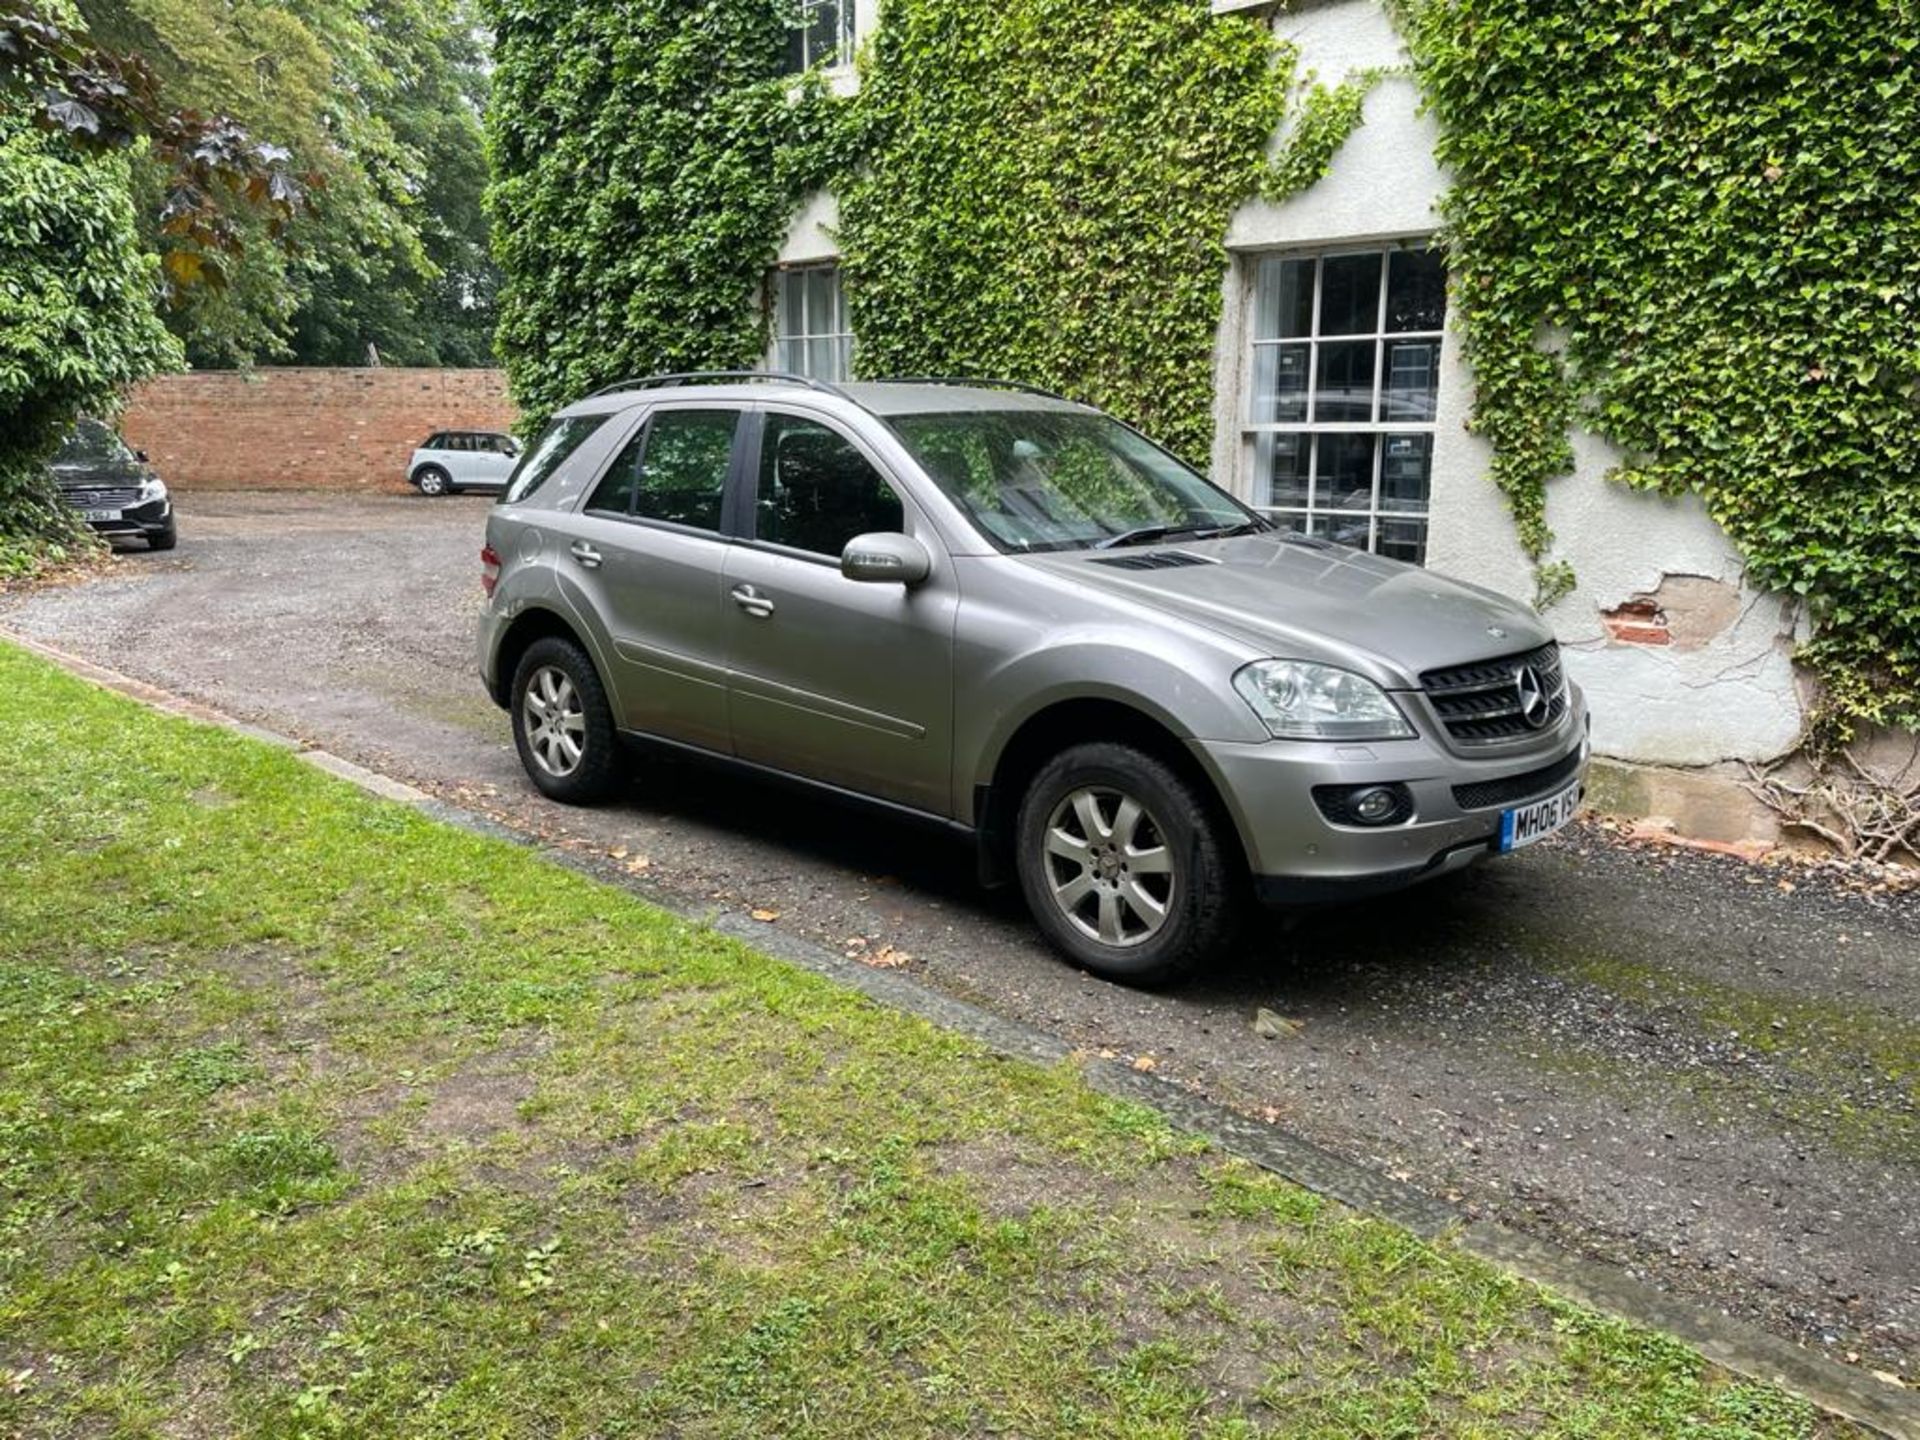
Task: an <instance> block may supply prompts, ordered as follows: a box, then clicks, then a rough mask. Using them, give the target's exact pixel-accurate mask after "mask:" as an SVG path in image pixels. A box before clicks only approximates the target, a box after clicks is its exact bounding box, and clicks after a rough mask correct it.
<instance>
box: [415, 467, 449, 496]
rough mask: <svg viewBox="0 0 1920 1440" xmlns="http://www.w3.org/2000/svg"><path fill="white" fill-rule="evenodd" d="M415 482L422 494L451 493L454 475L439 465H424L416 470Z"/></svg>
mask: <svg viewBox="0 0 1920 1440" xmlns="http://www.w3.org/2000/svg"><path fill="white" fill-rule="evenodd" d="M413 483H414V485H415V486H416V487H417V488H418V489H419V491H420V493H421V494H422V495H450V494H452V493H453V477H452V476H451V475H449V474H447V472H446V471H444V470H442V469H441V468H440V467H439V466H438V465H422V466H421V467H420V468H419V469H418V470H416V471H414V474H413Z"/></svg>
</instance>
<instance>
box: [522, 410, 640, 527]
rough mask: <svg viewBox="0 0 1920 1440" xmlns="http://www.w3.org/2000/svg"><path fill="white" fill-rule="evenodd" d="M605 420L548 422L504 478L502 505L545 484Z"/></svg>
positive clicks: (576, 417)
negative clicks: (504, 486) (510, 473)
mask: <svg viewBox="0 0 1920 1440" xmlns="http://www.w3.org/2000/svg"><path fill="white" fill-rule="evenodd" d="M606 419H607V417H606V416H604V415H573V416H569V417H568V418H567V419H565V420H553V421H549V422H548V424H547V428H546V429H544V430H542V431H541V432H540V433H539V434H538V435H537V436H535V437H534V441H533V444H532V445H530V446H528V447H527V452H526V454H524V455H522V456H521V457H520V463H519V464H518V465H515V466H514V467H513V474H512V475H510V476H508V477H507V488H506V492H505V493H504V494H503V495H502V496H501V497H500V501H501V503H502V504H503V505H516V504H518V503H519V502H520V501H522V500H524V499H526V498H527V497H528V496H529V495H531V494H533V492H534V491H536V490H538V489H539V488H540V487H541V486H542V485H544V484H546V483H547V477H548V476H549V475H552V474H553V473H554V471H556V470H558V469H559V468H560V467H561V465H562V464H564V463H565V462H566V458H567V457H568V456H569V455H571V454H573V452H574V451H575V450H577V449H579V447H580V445H581V443H582V442H584V441H585V440H586V438H587V437H588V436H589V435H591V434H593V432H594V431H596V430H598V429H599V428H600V427H601V425H603V424H605V423H606ZM596 498H598V497H596ZM589 508H592V507H591V506H589ZM623 508H624V507H623Z"/></svg>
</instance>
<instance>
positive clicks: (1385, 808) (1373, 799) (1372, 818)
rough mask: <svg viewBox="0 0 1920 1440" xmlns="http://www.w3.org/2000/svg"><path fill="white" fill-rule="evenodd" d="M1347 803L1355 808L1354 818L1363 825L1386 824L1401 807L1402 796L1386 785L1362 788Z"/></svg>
mask: <svg viewBox="0 0 1920 1440" xmlns="http://www.w3.org/2000/svg"><path fill="white" fill-rule="evenodd" d="M1347 803H1348V804H1349V805H1350V806H1351V807H1352V809H1353V818H1354V819H1356V820H1358V821H1359V822H1360V823H1361V824H1363V825H1384V824H1385V823H1386V822H1387V821H1389V820H1391V819H1393V817H1394V815H1395V814H1396V813H1397V812H1398V811H1399V809H1400V797H1399V796H1398V795H1396V794H1394V793H1393V791H1391V790H1389V789H1387V787H1386V786H1384V785H1376V786H1374V787H1373V788H1372V789H1371V790H1362V791H1361V792H1360V793H1359V794H1358V795H1356V796H1354V797H1353V799H1351V800H1350V801H1348V802H1347Z"/></svg>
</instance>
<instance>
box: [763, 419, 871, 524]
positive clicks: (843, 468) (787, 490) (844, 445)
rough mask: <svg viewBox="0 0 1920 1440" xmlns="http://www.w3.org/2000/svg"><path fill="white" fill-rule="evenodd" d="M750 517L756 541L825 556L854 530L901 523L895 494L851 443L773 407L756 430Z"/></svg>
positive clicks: (815, 424) (814, 424)
mask: <svg viewBox="0 0 1920 1440" xmlns="http://www.w3.org/2000/svg"><path fill="white" fill-rule="evenodd" d="M754 517H755V529H754V533H755V535H756V536H757V537H758V538H759V539H761V540H766V541H770V542H772V543H773V544H776V545H790V546H792V547H793V548H794V549H796V550H807V551H811V552H812V553H814V554H816V555H831V556H837V555H839V553H840V552H841V551H842V550H843V549H845V548H846V544H847V541H849V540H851V539H852V538H853V537H854V536H856V535H865V534H868V533H870V532H872V531H876V530H885V531H897V530H900V529H901V528H902V527H903V525H904V523H905V515H904V514H903V512H902V510H901V507H900V497H899V496H898V495H896V494H894V492H893V488H892V487H891V486H890V485H888V484H887V482H886V480H885V479H883V478H882V477H881V474H880V472H879V471H878V470H876V469H874V468H873V466H872V465H871V464H869V463H868V461H867V458H866V457H865V456H864V455H862V454H861V453H860V452H859V450H857V449H856V448H855V447H854V445H853V442H852V441H850V440H848V439H847V438H846V437H845V436H843V435H841V434H839V432H837V431H834V430H830V429H828V428H827V427H826V426H825V425H821V424H818V423H817V422H815V421H812V420H802V419H801V418H800V417H799V416H797V415H781V414H777V413H772V412H769V413H768V415H767V419H766V427H765V429H764V430H763V431H762V432H761V439H760V482H759V488H758V492H757V494H756V495H755V499H754Z"/></svg>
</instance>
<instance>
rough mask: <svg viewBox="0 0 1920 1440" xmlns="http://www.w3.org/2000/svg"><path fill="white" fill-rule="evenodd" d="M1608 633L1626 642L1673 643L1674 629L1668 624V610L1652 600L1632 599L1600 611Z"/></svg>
mask: <svg viewBox="0 0 1920 1440" xmlns="http://www.w3.org/2000/svg"><path fill="white" fill-rule="evenodd" d="M1600 619H1601V621H1602V623H1603V624H1605V625H1606V627H1607V634H1608V635H1610V636H1611V637H1612V638H1613V639H1615V640H1617V641H1619V642H1620V643H1621V644H1623V645H1671V644H1672V643H1673V633H1672V631H1670V630H1669V629H1668V628H1667V617H1666V612H1664V611H1663V610H1661V608H1660V607H1659V606H1658V605H1657V604H1655V603H1654V602H1653V601H1652V600H1648V599H1645V598H1641V599H1635V600H1629V601H1627V602H1626V603H1625V604H1624V605H1617V606H1615V607H1614V608H1613V609H1611V610H1603V611H1601V612H1600Z"/></svg>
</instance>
